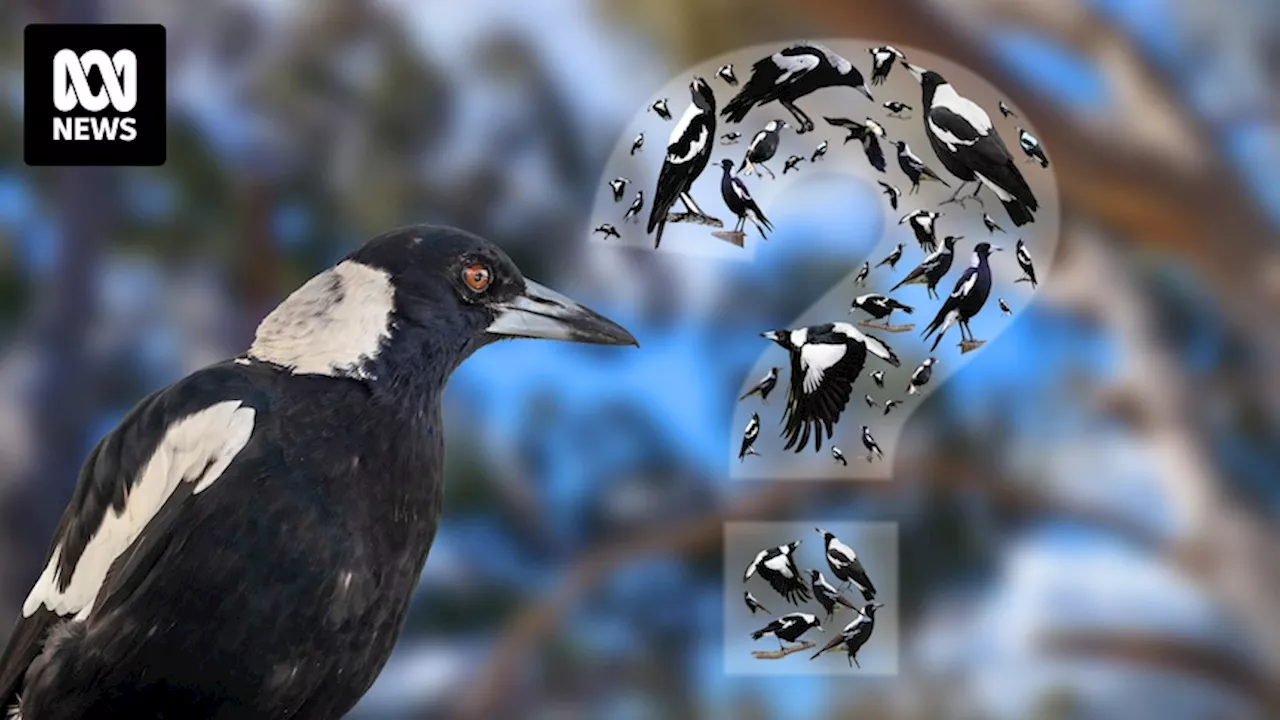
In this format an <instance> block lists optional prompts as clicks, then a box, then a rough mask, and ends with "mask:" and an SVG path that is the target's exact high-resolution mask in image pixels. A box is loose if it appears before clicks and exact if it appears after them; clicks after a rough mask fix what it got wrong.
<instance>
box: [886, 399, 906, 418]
mask: <svg viewBox="0 0 1280 720" xmlns="http://www.w3.org/2000/svg"><path fill="white" fill-rule="evenodd" d="M901 404H902V402H901V401H898V400H885V401H884V414H885V415H888V414H889V411H890V410H893V409H894V408H896V407H898V406H899V405H901Z"/></svg>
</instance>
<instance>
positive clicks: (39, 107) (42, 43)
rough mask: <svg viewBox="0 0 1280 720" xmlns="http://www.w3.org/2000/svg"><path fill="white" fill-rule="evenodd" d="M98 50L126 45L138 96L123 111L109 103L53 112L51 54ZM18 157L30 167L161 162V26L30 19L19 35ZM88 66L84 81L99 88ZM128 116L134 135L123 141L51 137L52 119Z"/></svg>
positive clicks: (108, 50)
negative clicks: (91, 109)
mask: <svg viewBox="0 0 1280 720" xmlns="http://www.w3.org/2000/svg"><path fill="white" fill-rule="evenodd" d="M64 49H69V50H72V51H74V52H75V53H76V54H78V55H79V54H82V53H85V52H88V51H89V50H101V51H103V52H105V53H106V54H107V55H108V56H111V55H114V54H115V53H116V52H117V51H119V50H131V51H133V53H134V55H135V56H136V58H137V72H138V101H137V104H136V105H135V106H134V108H133V110H132V111H131V112H128V113H118V112H116V111H115V108H113V107H112V106H111V105H110V104H108V105H107V107H106V108H104V109H103V110H101V111H99V112H96V113H90V112H87V111H85V110H84V109H83V108H79V107H78V108H76V109H75V110H73V111H71V112H69V113H62V112H59V111H58V109H57V107H55V106H54V104H53V56H54V55H55V54H57V53H58V52H59V51H60V50H64ZM22 54H23V86H24V87H23V116H24V118H23V159H24V160H25V161H26V163H27V165H32V166H51V165H57V166H78V165H124V166H142V165H152V166H154V165H163V164H164V161H165V156H166V153H167V144H168V143H167V137H166V130H167V128H166V106H167V99H166V97H165V93H166V84H165V83H166V80H165V60H166V53H165V29H164V26H163V25H123V24H122V25H108V24H65V25H58V24H33V25H28V26H27V27H26V31H25V33H24V35H23V49H22ZM101 83H102V79H101V78H99V77H97V73H96V72H93V71H91V72H90V77H89V84H90V86H91V87H93V88H94V89H98V88H100V87H101ZM67 117H93V118H107V119H109V118H113V117H117V118H124V117H129V118H133V119H134V127H135V129H136V132H137V136H136V137H135V138H134V139H133V140H131V141H124V140H120V139H117V140H54V139H53V137H54V136H53V127H54V119H55V118H67Z"/></svg>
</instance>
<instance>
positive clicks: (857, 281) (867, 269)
mask: <svg viewBox="0 0 1280 720" xmlns="http://www.w3.org/2000/svg"><path fill="white" fill-rule="evenodd" d="M870 274H871V263H870V262H864V263H862V267H860V268H858V275H857V276H856V277H854V278H853V284H854V285H859V286H862V285H866V284H867V276H868V275H870Z"/></svg>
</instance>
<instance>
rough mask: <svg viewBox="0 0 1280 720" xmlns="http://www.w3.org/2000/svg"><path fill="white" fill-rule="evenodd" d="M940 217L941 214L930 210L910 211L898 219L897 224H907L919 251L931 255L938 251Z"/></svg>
mask: <svg viewBox="0 0 1280 720" xmlns="http://www.w3.org/2000/svg"><path fill="white" fill-rule="evenodd" d="M940 217H942V213H937V212H933V211H932V210H912V211H911V212H909V213H907V214H906V215H903V216H902V217H901V218H899V219H898V224H899V225H901V224H903V223H907V224H909V225H910V226H911V232H912V233H913V234H914V235H915V236H916V242H917V243H919V244H920V249H921V250H923V251H925V252H926V253H932V252H936V251H937V250H938V235H937V232H938V218H940Z"/></svg>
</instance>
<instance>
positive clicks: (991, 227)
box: [982, 213, 1004, 235]
mask: <svg viewBox="0 0 1280 720" xmlns="http://www.w3.org/2000/svg"><path fill="white" fill-rule="evenodd" d="M982 224H983V225H985V226H987V234H988V235H994V234H995V233H996V231H997V230H999V231H1000V232H1004V228H1002V227H1000V225H999V223H997V222H996V221H995V220H992V219H991V216H990V215H988V214H987V213H982Z"/></svg>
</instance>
